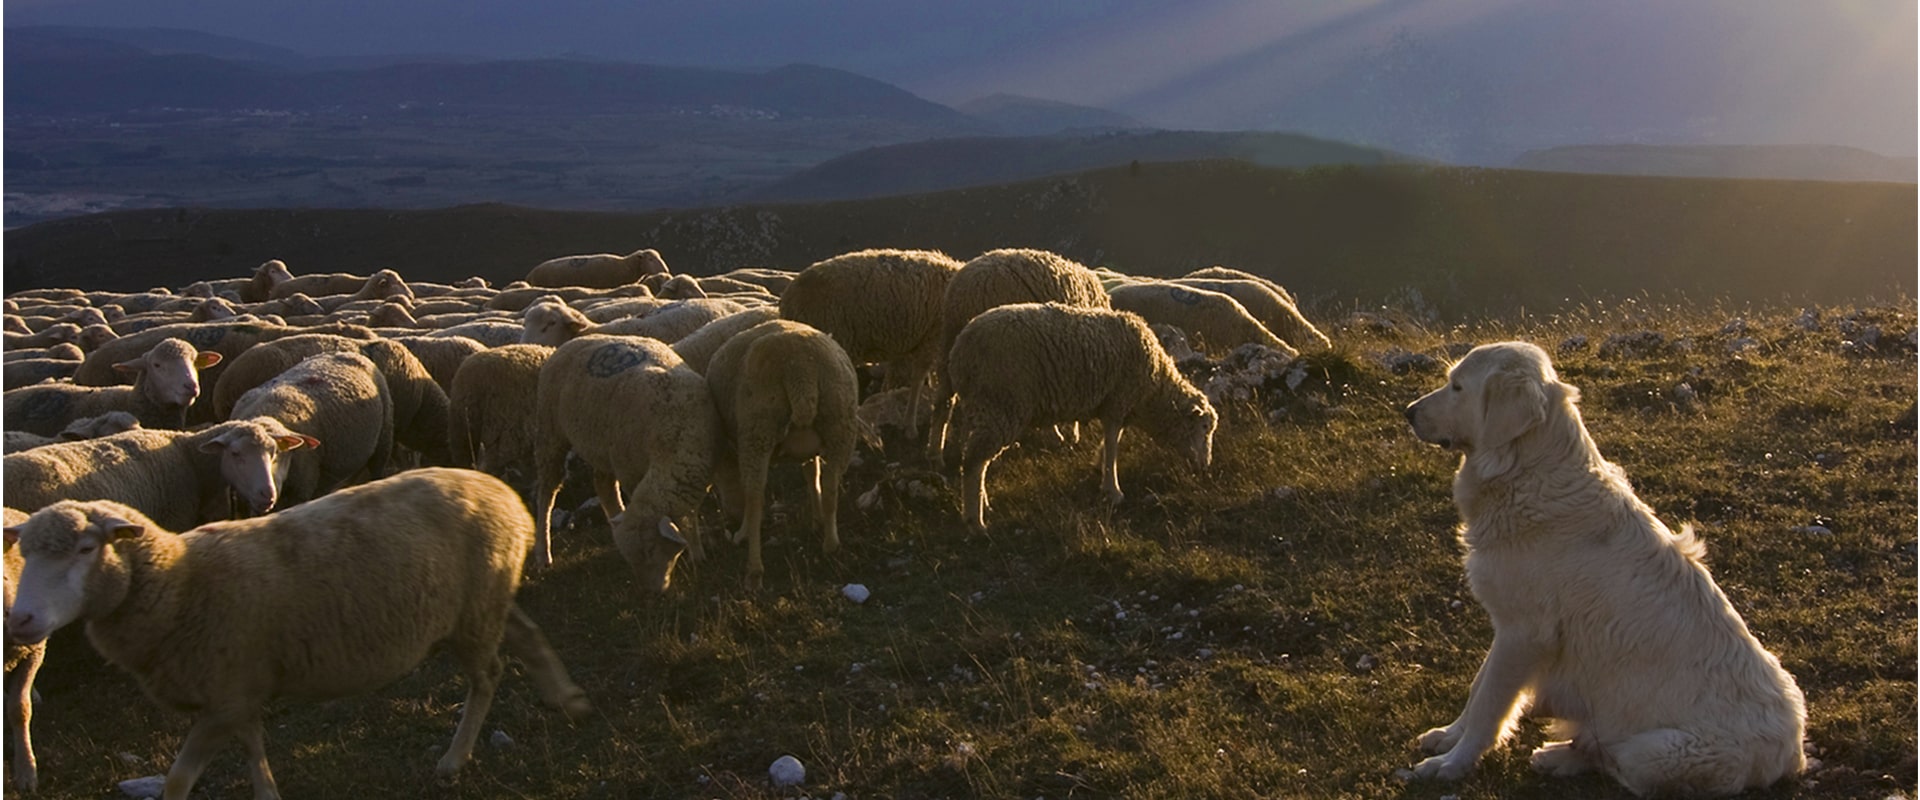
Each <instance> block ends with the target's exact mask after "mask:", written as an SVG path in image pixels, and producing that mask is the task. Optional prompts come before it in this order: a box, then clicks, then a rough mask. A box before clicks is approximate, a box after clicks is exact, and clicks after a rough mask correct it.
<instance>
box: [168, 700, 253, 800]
mask: <svg viewBox="0 0 1920 800" xmlns="http://www.w3.org/2000/svg"><path fill="white" fill-rule="evenodd" d="M232 733H233V729H232V727H231V725H230V724H229V723H227V721H226V720H224V719H216V717H215V715H214V714H212V713H210V712H203V713H201V714H200V715H199V716H198V717H197V718H195V719H194V721H193V727H192V728H190V729H188V730H187V740H186V742H184V743H182V744H181V745H180V754H179V755H176V756H174V757H173V766H172V767H169V768H168V769H167V784H166V790H165V791H164V792H163V793H162V797H163V799H164V800H187V794H188V793H190V792H192V791H193V783H194V781H197V780H199V779H200V773H201V771H203V770H205V769H206V768H207V762H209V761H212V760H213V754H214V753H217V752H219V750H220V746H221V745H222V744H225V743H226V742H225V739H226V738H227V736H229V735H231V734H232ZM253 796H254V797H255V798H258V799H260V800H265V799H266V798H278V797H279V796H280V793H279V791H278V790H277V789H275V788H274V787H273V786H271V785H267V786H262V785H260V784H258V783H256V784H254V787H253Z"/></svg>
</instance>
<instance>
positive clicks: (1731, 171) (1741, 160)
mask: <svg viewBox="0 0 1920 800" xmlns="http://www.w3.org/2000/svg"><path fill="white" fill-rule="evenodd" d="M1513 165H1514V166H1515V167H1517V168H1519V169H1541V170H1551V171H1554V172H1597V173H1605V174H1611V175H1677V176H1684V177H1692V178H1777V179H1783V180H1802V181H1897V182H1901V183H1913V182H1914V180H1915V162H1914V159H1912V158H1888V157H1886V156H1883V155H1880V154H1878V153H1870V152H1867V151H1865V150H1861V149H1859V148H1857V147H1837V146H1816V145H1802V146H1763V145H1745V146H1741V145H1699V146H1664V145H1642V144H1618V145H1581V146H1574V147H1554V148H1550V149H1546V150H1533V151H1529V152H1527V153H1524V154H1522V155H1521V156H1520V157H1519V158H1517V159H1514V162H1513Z"/></svg>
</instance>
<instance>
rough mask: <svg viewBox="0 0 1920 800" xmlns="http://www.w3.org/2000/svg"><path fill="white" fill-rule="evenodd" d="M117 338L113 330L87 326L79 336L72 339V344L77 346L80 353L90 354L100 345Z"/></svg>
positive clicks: (118, 336)
mask: <svg viewBox="0 0 1920 800" xmlns="http://www.w3.org/2000/svg"><path fill="white" fill-rule="evenodd" d="M118 338H120V334H118V333H115V332H114V331H113V328H110V327H108V326H106V325H88V326H87V327H85V328H83V329H81V331H80V335H79V336H78V337H76V338H75V339H74V341H73V343H74V344H76V345H79V346H80V349H81V350H82V351H85V352H88V353H91V352H93V351H94V350H97V349H99V347H100V345H103V344H106V343H107V342H111V341H113V340H115V339H118Z"/></svg>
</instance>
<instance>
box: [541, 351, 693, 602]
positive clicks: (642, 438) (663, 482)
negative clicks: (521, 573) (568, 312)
mask: <svg viewBox="0 0 1920 800" xmlns="http://www.w3.org/2000/svg"><path fill="white" fill-rule="evenodd" d="M534 406H535V408H534V453H533V462H534V472H535V473H536V478H535V486H534V492H533V499H534V545H533V563H534V564H535V565H537V566H546V565H548V564H551V563H553V555H552V550H551V548H550V546H549V534H548V521H549V519H550V518H551V516H552V511H553V498H554V495H556V494H558V493H559V491H560V482H561V481H562V480H563V479H564V478H565V477H566V471H567V451H568V450H572V451H573V452H574V453H575V454H576V455H578V456H580V458H581V460H583V461H585V462H586V463H587V465H588V466H589V467H591V468H592V469H593V488H594V492H595V493H596V494H597V495H598V496H599V498H600V510H601V511H604V512H606V515H607V521H608V524H609V525H611V526H612V528H613V543H614V545H615V546H616V547H618V548H619V550H620V555H621V556H622V557H623V558H625V559H626V561H627V564H628V565H629V566H630V567H632V568H633V570H634V573H635V575H636V576H638V577H639V579H640V580H641V582H642V584H643V585H645V586H648V587H650V588H652V589H654V590H657V591H661V592H664V591H666V589H667V584H668V582H669V581H670V580H671V579H672V577H673V566H674V564H675V562H677V561H678V560H679V558H680V553H681V551H682V549H684V550H685V551H686V552H687V554H688V557H689V558H691V559H692V560H693V561H695V562H698V561H700V560H702V559H703V558H704V557H705V555H706V551H705V550H704V549H703V548H702V547H701V544H700V532H699V529H697V528H695V527H694V522H695V519H694V511H695V510H696V509H697V508H698V507H699V505H700V501H701V500H703V499H705V497H706V494H707V487H708V486H709V485H711V484H712V482H713V461H714V448H715V446H716V445H717V443H718V439H719V436H720V418H719V415H718V414H717V413H715V411H714V408H713V397H712V396H711V395H710V394H708V390H707V381H706V379H705V378H702V377H700V374H699V373H697V372H694V371H693V370H691V369H688V368H687V365H686V364H684V363H681V361H680V357H679V356H677V355H674V353H673V349H672V348H669V347H667V346H666V345H664V344H661V343H659V342H656V341H653V340H651V339H643V338H639V337H632V338H628V337H621V336H582V337H580V338H578V339H574V340H573V341H570V342H567V343H566V344H563V345H561V346H560V347H558V348H556V349H555V350H554V351H553V355H551V356H548V357H547V361H546V363H545V364H543V365H541V367H540V385H539V389H538V391H537V394H536V397H535V400H534ZM622 485H625V486H628V487H630V488H631V496H630V497H629V498H628V499H627V500H626V501H624V502H623V501H622V500H621V497H620V487H621V486H622ZM676 520H681V521H684V522H685V523H686V525H685V527H684V528H683V527H681V526H680V525H679V524H676ZM683 531H684V533H683Z"/></svg>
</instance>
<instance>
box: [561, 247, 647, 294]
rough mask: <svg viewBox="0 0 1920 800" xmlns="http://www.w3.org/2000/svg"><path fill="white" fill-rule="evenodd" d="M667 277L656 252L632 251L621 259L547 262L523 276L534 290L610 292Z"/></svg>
mask: <svg viewBox="0 0 1920 800" xmlns="http://www.w3.org/2000/svg"><path fill="white" fill-rule="evenodd" d="M666 273H667V262H666V259H663V258H661V257H660V253H659V251H657V250H651V249H642V250H635V251H633V252H631V253H628V254H626V255H624V256H617V255H614V254H612V253H594V254H591V255H583V256H562V257H560V258H551V259H547V260H546V261H542V262H540V263H539V264H537V265H535V266H534V268H533V269H531V270H528V272H527V283H530V284H532V285H534V286H545V287H557V286H584V287H587V288H590V289H611V288H613V287H615V286H624V285H626V284H629V283H635V282H637V281H639V280H640V279H641V278H644V277H646V276H648V275H664V274H666Z"/></svg>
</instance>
